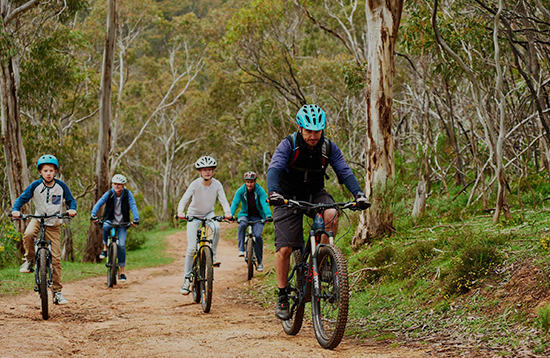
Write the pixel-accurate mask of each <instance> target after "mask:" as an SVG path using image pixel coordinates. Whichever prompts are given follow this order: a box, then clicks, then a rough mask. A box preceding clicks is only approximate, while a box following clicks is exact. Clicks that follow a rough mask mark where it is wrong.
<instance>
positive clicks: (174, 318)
mask: <svg viewBox="0 0 550 358" xmlns="http://www.w3.org/2000/svg"><path fill="white" fill-rule="evenodd" d="M226 231H227V230H223V229H222V233H223V232H226ZM184 242H185V232H179V233H177V234H174V235H172V236H170V237H168V243H169V245H170V248H169V249H170V250H171V252H172V253H173V254H174V257H178V259H177V260H176V261H175V262H174V263H173V264H170V265H167V266H162V267H157V268H149V269H140V270H131V267H129V268H130V270H129V271H128V281H127V282H125V283H120V284H119V285H118V286H116V287H115V288H112V289H108V288H107V287H106V283H105V282H106V278H105V277H103V276H102V277H96V278H90V279H86V280H82V281H78V282H71V283H66V284H65V287H64V289H63V294H64V295H65V297H66V298H67V299H68V300H69V304H68V305H65V306H53V307H51V309H50V312H51V317H50V319H49V320H48V321H43V320H42V319H41V315H40V306H39V300H38V297H37V295H36V294H35V293H28V294H22V295H19V296H16V297H4V298H2V299H0V357H59V356H74V357H97V356H104V357H182V356H183V357H376V358H382V357H384V358H385V357H388V358H389V357H392V358H393V357H422V356H424V357H425V356H426V355H425V353H424V352H422V351H419V350H414V349H408V348H404V347H400V348H388V347H380V346H378V345H368V344H365V343H360V342H358V341H356V340H353V339H350V338H344V340H343V342H342V343H341V344H340V346H339V347H337V348H336V349H335V350H334V351H328V350H324V349H322V348H321V347H320V346H319V344H318V343H317V341H316V339H315V337H314V333H313V328H312V326H311V324H309V323H304V327H303V328H302V330H301V331H300V333H299V334H298V335H297V336H293V337H292V336H287V335H286V334H285V333H284V332H283V331H282V328H281V325H280V323H279V321H278V320H277V319H276V318H275V317H274V314H273V310H272V308H269V309H266V308H262V307H259V306H256V305H251V304H247V303H246V302H243V300H242V298H240V297H241V295H240V294H239V293H240V291H241V290H242V289H243V287H245V286H246V285H248V284H249V283H248V282H247V281H246V271H245V266H244V262H243V261H242V259H241V258H238V257H237V255H236V253H237V250H236V247H235V245H234V244H233V243H231V242H228V241H225V240H221V242H220V245H219V247H218V259H220V260H221V261H222V265H221V267H220V268H217V269H216V271H215V276H214V277H215V281H214V300H213V303H212V310H211V312H210V313H209V314H205V313H203V312H202V310H201V307H200V304H195V303H193V302H192V298H191V295H189V296H182V295H181V294H180V293H179V288H180V286H181V284H182V277H183V265H184V259H183V257H182V256H183V253H176V252H174V251H173V250H174V249H175V248H176V247H180V248H181V247H186V246H187V245H186V244H185V245H184ZM129 259H130V260H131V253H130V256H129ZM130 265H131V263H130ZM268 270H269V266H267V267H266V272H267V271H268ZM29 279H32V277H30V276H29Z"/></svg>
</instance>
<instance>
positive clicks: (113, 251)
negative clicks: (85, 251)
mask: <svg viewBox="0 0 550 358" xmlns="http://www.w3.org/2000/svg"><path fill="white" fill-rule="evenodd" d="M117 255H118V245H117V244H116V242H113V243H112V244H111V245H109V259H108V260H107V287H113V286H114V285H116V274H117V269H118V267H117V264H116V260H117Z"/></svg>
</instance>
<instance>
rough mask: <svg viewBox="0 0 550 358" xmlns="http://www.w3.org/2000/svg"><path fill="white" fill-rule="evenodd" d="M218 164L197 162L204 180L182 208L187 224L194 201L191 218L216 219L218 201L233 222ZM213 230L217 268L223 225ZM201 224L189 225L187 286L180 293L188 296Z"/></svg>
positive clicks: (213, 226) (185, 197)
mask: <svg viewBox="0 0 550 358" xmlns="http://www.w3.org/2000/svg"><path fill="white" fill-rule="evenodd" d="M217 166H218V163H217V162H216V160H215V159H214V158H212V157H209V156H203V157H200V158H199V159H198V160H197V161H196V162H195V168H197V170H198V172H199V175H200V178H198V179H196V180H194V181H193V182H192V183H191V184H190V185H189V187H188V188H187V190H186V191H185V194H183V197H182V198H181V200H180V202H179V205H178V217H179V218H180V219H183V220H185V218H186V215H185V213H184V210H185V207H186V206H187V203H188V202H189V200H191V198H193V199H192V200H191V204H190V205H189V208H187V215H188V216H193V217H196V218H200V219H203V218H212V217H214V216H215V214H214V205H215V204H216V199H218V200H219V201H220V203H221V204H222V208H223V211H224V213H225V218H226V219H228V220H230V219H231V218H232V217H231V209H230V207H229V202H228V201H227V198H226V196H225V191H224V190H223V186H222V183H220V181H219V180H217V179H214V178H213V177H214V172H215V170H216V167H217ZM208 225H209V226H210V228H211V229H212V242H213V245H212V251H213V253H214V266H219V265H220V262H219V261H218V260H217V259H216V250H217V248H218V242H219V241H220V224H219V223H218V222H215V221H214V222H210V223H209V224H208ZM199 226H200V221H198V220H197V221H191V222H189V223H187V252H186V255H185V275H184V282H183V286H182V287H181V289H180V292H181V293H182V294H184V295H188V294H189V293H190V292H191V291H190V290H189V286H190V284H191V281H190V278H191V270H192V268H193V255H194V254H195V243H196V234H197V230H198V229H199Z"/></svg>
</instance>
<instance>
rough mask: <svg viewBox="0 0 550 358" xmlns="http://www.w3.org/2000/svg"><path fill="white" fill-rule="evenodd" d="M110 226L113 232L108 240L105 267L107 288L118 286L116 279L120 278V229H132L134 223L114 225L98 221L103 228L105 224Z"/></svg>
mask: <svg viewBox="0 0 550 358" xmlns="http://www.w3.org/2000/svg"><path fill="white" fill-rule="evenodd" d="M106 223H107V224H109V225H110V226H111V230H110V232H109V237H108V238H107V245H108V246H107V261H106V262H105V266H107V287H113V286H114V285H116V279H117V277H118V270H119V269H120V267H119V266H118V228H121V227H130V226H132V223H124V222H122V223H118V224H114V223H112V222H110V221H103V220H98V221H97V224H98V225H99V226H100V227H101V228H103V225H104V224H106Z"/></svg>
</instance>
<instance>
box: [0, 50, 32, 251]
mask: <svg viewBox="0 0 550 358" xmlns="http://www.w3.org/2000/svg"><path fill="white" fill-rule="evenodd" d="M0 66H1V71H2V73H1V76H0V99H1V109H2V145H3V149H4V159H5V161H6V173H5V175H6V177H7V179H8V188H9V193H10V202H11V205H12V206H13V204H14V203H15V200H17V198H18V197H19V195H21V193H23V191H24V190H25V189H26V188H27V187H28V186H29V171H28V166H27V155H26V152H25V147H24V146H23V138H22V136H21V117H20V113H19V97H18V95H17V87H18V86H17V81H16V70H17V68H16V66H17V63H16V61H15V59H13V58H12V57H10V56H6V57H4V59H0ZM23 212H29V205H25V206H24V207H23ZM17 223H18V229H19V231H21V232H23V231H24V230H25V227H26V225H25V223H24V221H18V222H17ZM17 249H18V250H19V253H20V254H24V248H23V243H22V242H21V241H20V242H18V243H17Z"/></svg>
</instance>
